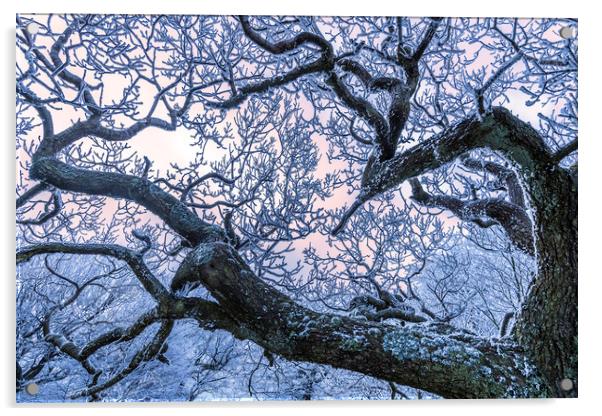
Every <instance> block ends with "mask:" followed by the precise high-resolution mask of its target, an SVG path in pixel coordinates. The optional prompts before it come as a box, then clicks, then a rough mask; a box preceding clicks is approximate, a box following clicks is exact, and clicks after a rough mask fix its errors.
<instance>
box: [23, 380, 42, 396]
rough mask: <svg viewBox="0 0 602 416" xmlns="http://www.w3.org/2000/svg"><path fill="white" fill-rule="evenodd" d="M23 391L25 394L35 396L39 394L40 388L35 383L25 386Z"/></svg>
mask: <svg viewBox="0 0 602 416" xmlns="http://www.w3.org/2000/svg"><path fill="white" fill-rule="evenodd" d="M25 391H26V392H27V394H29V395H31V396H35V395H36V394H38V393H39V392H40V386H38V385H37V384H36V383H30V384H28V385H27V386H25Z"/></svg>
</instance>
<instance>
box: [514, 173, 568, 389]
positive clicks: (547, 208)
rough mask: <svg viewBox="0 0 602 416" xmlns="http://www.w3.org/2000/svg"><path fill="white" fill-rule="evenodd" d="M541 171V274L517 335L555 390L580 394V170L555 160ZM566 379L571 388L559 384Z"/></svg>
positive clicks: (537, 201) (536, 198)
mask: <svg viewBox="0 0 602 416" xmlns="http://www.w3.org/2000/svg"><path fill="white" fill-rule="evenodd" d="M540 173H541V174H540V175H539V177H538V179H537V182H539V185H538V186H535V187H533V186H532V187H531V190H530V196H531V204H532V206H534V207H535V208H536V213H535V215H536V216H537V221H535V224H536V229H535V230H534V232H535V236H536V245H537V256H538V258H537V260H538V261H537V263H538V276H537V278H536V279H535V280H534V282H533V286H532V287H531V290H530V293H529V296H528V297H527V300H526V302H525V304H524V305H523V308H522V311H521V314H520V317H519V318H518V320H517V324H516V325H515V328H514V335H515V336H516V339H517V341H518V342H519V343H520V344H521V345H522V346H523V347H524V348H525V350H526V352H527V355H528V356H529V357H530V358H531V360H532V361H533V362H534V363H535V364H536V365H537V366H538V368H539V369H540V371H541V373H542V374H543V376H544V377H545V379H546V380H547V382H548V387H549V388H550V390H551V391H552V392H553V393H552V394H553V395H554V396H556V397H577V172H576V169H575V170H574V171H572V170H571V171H569V170H564V169H562V168H559V167H557V166H555V167H553V168H552V169H548V171H542V172H540ZM563 379H569V380H571V382H572V383H573V386H572V388H571V389H569V390H565V389H563V388H562V387H561V381H562V380H563ZM565 383H566V382H565ZM565 388H566V387H565Z"/></svg>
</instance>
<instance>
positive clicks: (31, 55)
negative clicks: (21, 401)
mask: <svg viewBox="0 0 602 416" xmlns="http://www.w3.org/2000/svg"><path fill="white" fill-rule="evenodd" d="M566 25H568V26H574V25H576V22H574V21H571V20H570V19H569V20H559V19H460V18H458V19H442V18H422V19H413V18H412V19H409V18H384V17H383V18H362V17H357V18H309V17H308V18H302V17H261V18H259V17H246V16H240V17H219V16H218V17H204V16H125V15H124V16H122V15H106V16H104V15H103V16H100V15H86V16H73V15H60V16H59V15H49V16H47V17H40V16H18V18H17V74H16V77H17V151H18V160H19V169H18V170H19V178H18V184H17V195H18V198H17V201H16V206H17V210H18V211H17V218H18V223H19V232H18V249H17V254H16V259H17V264H18V265H19V269H18V270H19V280H18V287H19V296H20V297H19V299H20V300H22V301H23V304H25V303H27V302H33V304H35V305H36V306H35V310H34V311H32V316H31V317H28V315H25V314H24V313H23V312H22V310H21V309H19V313H18V316H19V319H20V322H21V321H22V323H20V324H19V326H18V332H19V334H18V340H19V342H20V343H21V344H20V345H22V346H23V348H22V352H21V353H20V354H21V356H17V361H18V362H17V370H18V377H17V378H18V380H17V383H18V386H17V387H18V388H19V386H21V388H22V386H23V384H24V383H26V382H27V380H31V379H35V377H37V376H38V375H40V374H46V375H47V376H48V377H51V376H52V377H51V378H52V379H53V380H57V379H62V378H64V377H67V376H68V375H70V374H71V376H72V375H73V374H75V373H74V372H75V371H76V370H70V371H67V372H66V373H65V371H61V370H60V367H61V366H64V365H65V364H64V363H65V362H66V361H68V362H70V363H77V364H78V366H80V367H81V368H80V369H79V370H77V371H79V373H77V374H78V375H77V377H78V378H76V379H70V380H71V381H70V383H71V384H69V385H66V384H65V387H64V388H65V390H66V395H67V396H68V397H70V398H88V399H91V400H100V399H102V398H103V397H105V396H103V395H106V394H107V392H109V391H113V392H114V391H115V389H116V388H123V389H124V390H122V391H121V393H120V394H121V395H122V396H120V397H126V398H127V397H128V393H127V392H128V385H127V380H128V378H131V377H134V376H135V375H136V374H138V375H139V376H140V374H143V373H144V371H143V370H142V367H144V368H146V369H149V368H151V367H149V366H151V365H155V364H157V363H164V364H166V363H168V362H169V361H170V359H169V357H170V348H171V349H173V345H174V344H180V343H183V342H185V338H186V337H185V336H184V338H182V336H183V335H182V334H183V333H184V332H183V329H182V327H181V326H180V324H182V323H183V322H190V321H194V322H196V323H198V325H200V327H202V328H203V329H205V330H209V331H215V330H220V331H226V332H227V333H229V334H231V335H232V336H233V337H235V338H237V339H239V340H245V341H250V342H251V344H252V345H256V346H258V347H260V348H262V349H263V350H264V351H265V354H264V356H265V357H266V359H267V360H268V362H269V363H272V362H273V360H274V357H282V358H284V359H287V360H290V361H294V362H307V363H313V364H320V365H328V366H331V367H334V368H337V369H345V370H351V371H354V372H357V373H360V374H363V375H367V376H371V377H374V378H376V379H378V380H381V381H384V382H386V383H388V385H389V387H390V388H391V397H395V396H396V395H397V394H399V395H401V396H403V395H404V394H405V393H403V392H402V390H400V389H403V388H406V387H411V388H415V389H419V391H426V392H429V393H430V394H434V395H438V396H442V397H461V398H484V397H540V396H544V397H573V396H576V395H577V161H576V151H577V129H576V125H577V116H576V111H577V110H576V108H577V104H576V83H577V43H576V40H575V39H562V38H560V37H559V36H558V31H559V29H560V28H561V27H563V26H566ZM482 63H485V64H484V65H483V66H481V64H482ZM512 110H514V111H515V112H517V111H518V112H520V113H521V115H526V116H529V117H531V119H530V120H528V121H525V120H522V119H521V118H520V117H519V116H517V115H515V114H514V113H513V111H512ZM162 134H168V135H169V137H170V138H171V137H176V135H177V134H180V137H183V136H190V135H192V137H191V138H190V139H187V140H188V141H189V143H190V145H191V147H187V149H188V150H187V151H188V152H190V150H192V149H194V150H193V152H192V153H193V154H192V155H191V156H190V157H189V160H187V161H183V162H179V161H178V162H176V161H173V160H171V159H170V157H171V155H169V154H158V155H159V156H157V157H155V158H154V159H151V158H149V157H147V156H145V155H144V152H143V151H141V150H140V149H141V148H140V147H139V146H140V142H141V141H142V142H144V143H146V142H148V141H149V140H151V139H150V137H151V136H155V137H156V136H157V135H159V136H160V135H162ZM170 140H171V139H170ZM175 145H176V144H174V146H175ZM146 146H149V145H148V144H146ZM146 149H148V147H147V148H146ZM162 152H164V153H168V152H169V149H168V148H165V149H162ZM323 153H326V155H327V158H328V161H329V162H330V167H328V168H324V165H323V164H324V163H326V162H327V161H326V160H325V158H324V157H323ZM182 163H183V164H182ZM345 191H347V195H351V196H352V198H353V199H352V200H349V197H348V196H345ZM344 198H347V199H344ZM341 200H347V201H348V202H347V203H346V205H345V206H342V205H343V204H341V203H340V201H341ZM333 201H334V202H333ZM333 203H336V204H338V205H337V206H334V205H333ZM307 241H309V242H310V243H311V242H313V243H314V245H312V244H309V245H305V246H303V244H306V243H307ZM316 242H321V243H322V245H323V246H328V245H330V246H331V247H332V251H330V250H329V252H328V253H324V252H323V251H324V250H322V251H321V250H320V249H318V248H316V246H315V244H317V243H316ZM303 248H304V249H305V250H304V253H305V256H304V259H303V261H298V262H295V260H299V255H300V251H303ZM69 263H70V264H72V265H77V268H75V267H69V266H68V265H69ZM86 264H87V265H90V268H89V269H87V270H86V271H83V270H82V271H80V272H79V273H76V272H77V270H78V268H82V269H83V268H85V265H86ZM75 275H76V276H75ZM34 294H35V296H34ZM36 296H37V297H36ZM31 299H33V300H31ZM500 299H501V300H500ZM40 303H41V304H40ZM127 307H129V309H128V308H127ZM132 308H133V309H132ZM35 321H37V322H39V324H37V325H34V322H35ZM512 323H513V324H512ZM494 329H495V330H496V332H499V335H498V336H492V335H493V330H494ZM178 334H180V335H179V336H178ZM31 337H37V338H35V339H43V340H44V341H45V342H46V344H47V345H46V346H45V347H43V348H41V351H38V350H39V349H40V347H39V346H35V347H34V346H33V345H34V344H35V343H34V344H32V343H31V341H28V339H31ZM220 345H222V344H220ZM231 348H232V347H228V348H227V349H223V348H222V347H220V348H218V349H216V350H215V354H214V355H213V357H214V358H213V360H214V361H215V362H217V363H222V364H223V365H217V364H216V366H215V370H216V371H217V370H220V369H223V368H224V366H226V363H227V362H229V361H230V358H231V357H232V355H231V354H229V353H228V350H229V349H231ZM253 348H257V347H253ZM203 354H204V353H203ZM172 358H173V356H172ZM108 363H109V364H108ZM110 363H112V364H110ZM198 363H199V364H198V365H201V367H202V368H204V369H207V368H209V369H211V368H213V367H211V365H209V364H207V362H206V361H203V360H201V361H198ZM203 363H204V364H203ZM99 364H102V365H111V370H103V368H102V367H101V366H100V365H99ZM157 365H158V364H157ZM316 368H319V367H311V366H309V367H305V368H301V369H299V370H295V369H294V368H293V367H291V368H290V369H288V370H286V371H285V373H288V374H290V373H292V372H296V374H297V376H298V377H299V385H302V386H301V387H298V386H297V387H294V388H293V387H291V388H292V389H293V390H294V391H301V392H302V394H301V393H300V396H298V395H297V393H294V394H293V393H291V394H293V396H294V397H299V398H303V397H306V398H307V397H311V395H312V393H311V392H312V391H313V390H312V389H313V387H312V386H315V384H316V383H319V382H320V380H321V379H322V377H323V376H322V375H320V374H323V373H322V372H321V370H319V369H318V370H316ZM19 370H21V371H19ZM82 371H83V372H82ZM148 371H150V370H148ZM19 373H20V374H19ZM195 374H196V376H195V377H196V378H195V380H197V381H196V382H195V383H196V384H194V383H193V385H191V386H192V387H191V386H188V387H187V388H188V389H189V390H188V393H187V395H188V397H189V398H192V399H194V398H195V397H197V396H198V394H200V392H201V391H202V389H199V388H198V386H199V383H200V381H199V380H201V379H203V380H205V379H204V378H203V377H205V376H204V375H203V374H205V373H203V372H197V373H195ZM174 377H175V376H174ZM564 379H568V380H571V381H572V382H573V385H572V386H571V387H569V388H562V387H561V381H562V380H564ZM73 380H75V381H73ZM59 385H61V384H60V383H59ZM73 385H76V386H77V388H76V389H74V388H73ZM120 386H122V387H120ZM195 386H196V387H195ZM400 386H405V387H400ZM111 389H113V390H111ZM299 389H301V390H299ZM249 390H250V391H251V390H252V389H251V388H249ZM293 390H291V391H293ZM421 394H422V393H421ZM291 397H292V396H291Z"/></svg>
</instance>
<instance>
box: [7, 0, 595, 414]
mask: <svg viewBox="0 0 602 416" xmlns="http://www.w3.org/2000/svg"><path fill="white" fill-rule="evenodd" d="M594 4H595V2H594V1H587V2H585V1H582V2H578V1H575V0H573V1H568V0H565V1H555V0H547V1H526V0H502V1H485V0H480V1H468V0H462V1H460V0H448V1H444V0H422V1H402V0H397V1H395V0H364V1H363V2H360V1H355V0H297V1H295V2H292V1H286V0H280V1H275V0H264V1H262V0H255V1H252V0H251V1H249V0H247V1H244V0H237V1H232V0H207V1H202V0H188V1H186V0H143V1H131V0H130V1H128V0H102V1H98V0H96V1H95V0H87V1H84V0H77V1H75V0H71V1H66V0H35V1H34V0H21V1H19V2H16V3H12V4H7V0H4V1H3V2H2V5H1V6H0V7H1V9H2V13H1V15H2V24H3V26H2V34H3V36H2V45H3V47H4V48H3V54H2V58H3V59H4V60H5V63H4V64H3V65H2V71H3V76H2V81H3V82H2V95H1V96H2V97H3V100H2V102H3V104H4V107H5V108H4V109H3V111H2V125H3V126H4V138H3V139H2V149H1V152H2V156H3V162H4V163H2V165H1V166H2V179H3V180H2V181H1V182H0V184H1V185H2V196H3V198H2V201H3V202H2V204H1V207H2V214H3V215H2V219H3V223H2V225H3V227H2V228H1V230H2V236H1V238H0V241H1V243H2V248H1V249H0V255H1V256H2V257H1V261H0V264H2V266H3V270H4V271H5V273H3V275H2V283H3V291H2V295H3V298H2V300H3V302H2V310H1V314H2V317H3V318H4V324H3V325H2V328H3V329H4V336H3V337H2V341H1V342H0V348H1V349H2V354H1V358H2V361H3V365H2V367H0V368H2V371H1V377H0V382H1V389H0V391H1V398H2V400H1V401H0V405H1V406H2V407H4V408H6V410H7V411H6V412H5V413H4V414H7V415H32V414H33V415H35V414H36V413H37V414H41V413H42V412H43V414H44V416H46V415H48V416H52V415H65V414H67V415H71V414H81V413H83V412H85V413H86V414H91V415H101V414H102V415H105V416H106V412H107V411H110V412H111V413H112V414H113V413H115V412H117V413H121V412H123V413H125V412H128V413H131V412H132V411H134V412H141V413H142V412H144V413H145V414H146V415H148V416H151V415H162V416H164V415H165V413H166V412H169V414H170V415H172V414H182V413H184V412H186V411H188V412H202V413H204V414H233V413H240V412H244V413H245V414H247V413H248V414H252V415H266V414H283V413H284V414H304V415H307V414H308V413H310V412H311V413H312V416H313V414H316V413H317V414H332V413H339V412H340V413H345V414H350V415H359V414H365V413H366V412H375V411H376V412H378V413H379V414H401V413H402V412H403V413H406V414H407V413H409V412H411V413H415V414H419V415H420V416H423V415H431V414H433V415H439V416H440V415H442V414H445V415H448V414H452V415H453V414H462V415H470V414H478V415H483V414H486V415H487V416H490V415H508V414H519V415H520V414H523V413H526V412H529V413H535V414H539V413H545V414H546V415H565V416H576V415H577V414H579V415H581V414H591V413H594V412H595V411H594V410H593V409H595V408H596V407H599V406H596V404H598V403H597V398H598V396H599V395H600V391H599V390H600V388H601V387H602V382H601V375H602V373H601V365H600V362H601V359H600V355H601V354H600V353H599V350H600V348H601V345H602V342H601V340H602V338H601V336H600V332H599V331H600V330H601V329H602V326H601V325H600V321H599V319H598V317H599V314H600V306H599V304H600V296H601V295H602V285H601V283H600V282H601V281H602V275H601V273H600V265H599V259H598V258H599V257H600V254H599V253H598V251H599V246H600V235H602V234H601V233H600V232H598V230H600V226H599V224H600V222H601V218H600V209H599V207H600V206H601V204H600V202H602V198H598V195H599V192H600V191H599V189H600V181H599V180H598V179H599V178H600V175H599V173H600V169H599V167H598V165H600V163H601V162H602V161H601V160H600V158H601V156H602V152H601V150H602V149H601V145H600V144H601V143H602V137H600V136H601V134H600V128H599V126H600V115H599V114H598V113H599V112H600V111H599V109H600V99H601V98H602V94H601V93H602V91H600V84H601V83H602V80H601V79H602V77H601V76H600V75H599V74H600V72H601V71H602V62H601V61H600V56H601V55H602V47H601V45H602V42H601V36H600V33H601V32H602V24H600V23H601V22H600V20H601V19H602V15H601V14H600V11H599V10H596V7H595V6H594ZM17 12H20V13H26V12H36V13H48V12H54V13H56V12H90V13H171V14H180V13H185V14H289V15H291V14H302V15H373V16H374V15H403V16H425V15H431V16H545V17H577V18H579V47H580V51H579V58H580V68H579V71H580V72H579V85H580V87H581V88H580V91H579V94H580V97H579V103H580V108H581V114H580V116H579V117H580V120H579V135H580V137H581V143H580V152H579V159H580V160H579V165H580V175H579V176H580V187H579V188H580V207H581V208H580V212H579V217H580V218H579V219H580V221H579V223H580V226H581V230H580V234H579V247H580V253H579V255H580V256H579V257H580V259H579V260H580V261H579V263H580V273H579V277H580V284H579V311H580V314H579V334H580V337H579V338H580V339H579V341H580V349H579V363H580V366H579V367H580V368H579V371H580V373H579V389H580V391H579V395H580V398H579V399H575V400H506V401H491V400H483V401H468V400H457V401H438V402H418V401H414V402H313V403H305V402H269V403H259V404H258V403H205V404H195V405H194V406H187V405H182V404H152V405H149V404H115V405H92V406H90V405H88V406H82V405H67V406H66V405H56V404H51V405H43V406H36V407H32V406H22V405H18V406H17V405H16V404H15V402H14V397H15V393H14V387H13V386H14V377H15V376H14V345H15V343H14V339H15V301H14V294H15V288H14V269H15V266H14V254H13V253H14V248H15V247H14V244H15V243H14V230H15V225H14V205H13V204H14V202H13V201H14V180H15V179H14V172H15V169H14V166H15V165H14V164H15V161H14V160H15V159H14V156H13V155H14V153H13V152H14V139H13V138H14V123H15V121H14V120H15V116H14V94H15V93H14V91H15V87H14V83H15V81H14V70H13V68H14V59H15V54H14V36H15V32H14V24H15V23H14V22H15V13H17ZM596 122H598V123H596ZM597 260H598V261H597Z"/></svg>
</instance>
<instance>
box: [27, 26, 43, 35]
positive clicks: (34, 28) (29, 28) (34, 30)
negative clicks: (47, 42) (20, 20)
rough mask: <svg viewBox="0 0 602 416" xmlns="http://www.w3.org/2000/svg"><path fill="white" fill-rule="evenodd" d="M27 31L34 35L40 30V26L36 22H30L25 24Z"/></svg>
mask: <svg viewBox="0 0 602 416" xmlns="http://www.w3.org/2000/svg"><path fill="white" fill-rule="evenodd" d="M27 31H28V32H29V33H30V34H31V35H35V34H36V33H38V32H39V31H40V27H39V26H38V25H37V24H36V23H30V24H28V25H27Z"/></svg>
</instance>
